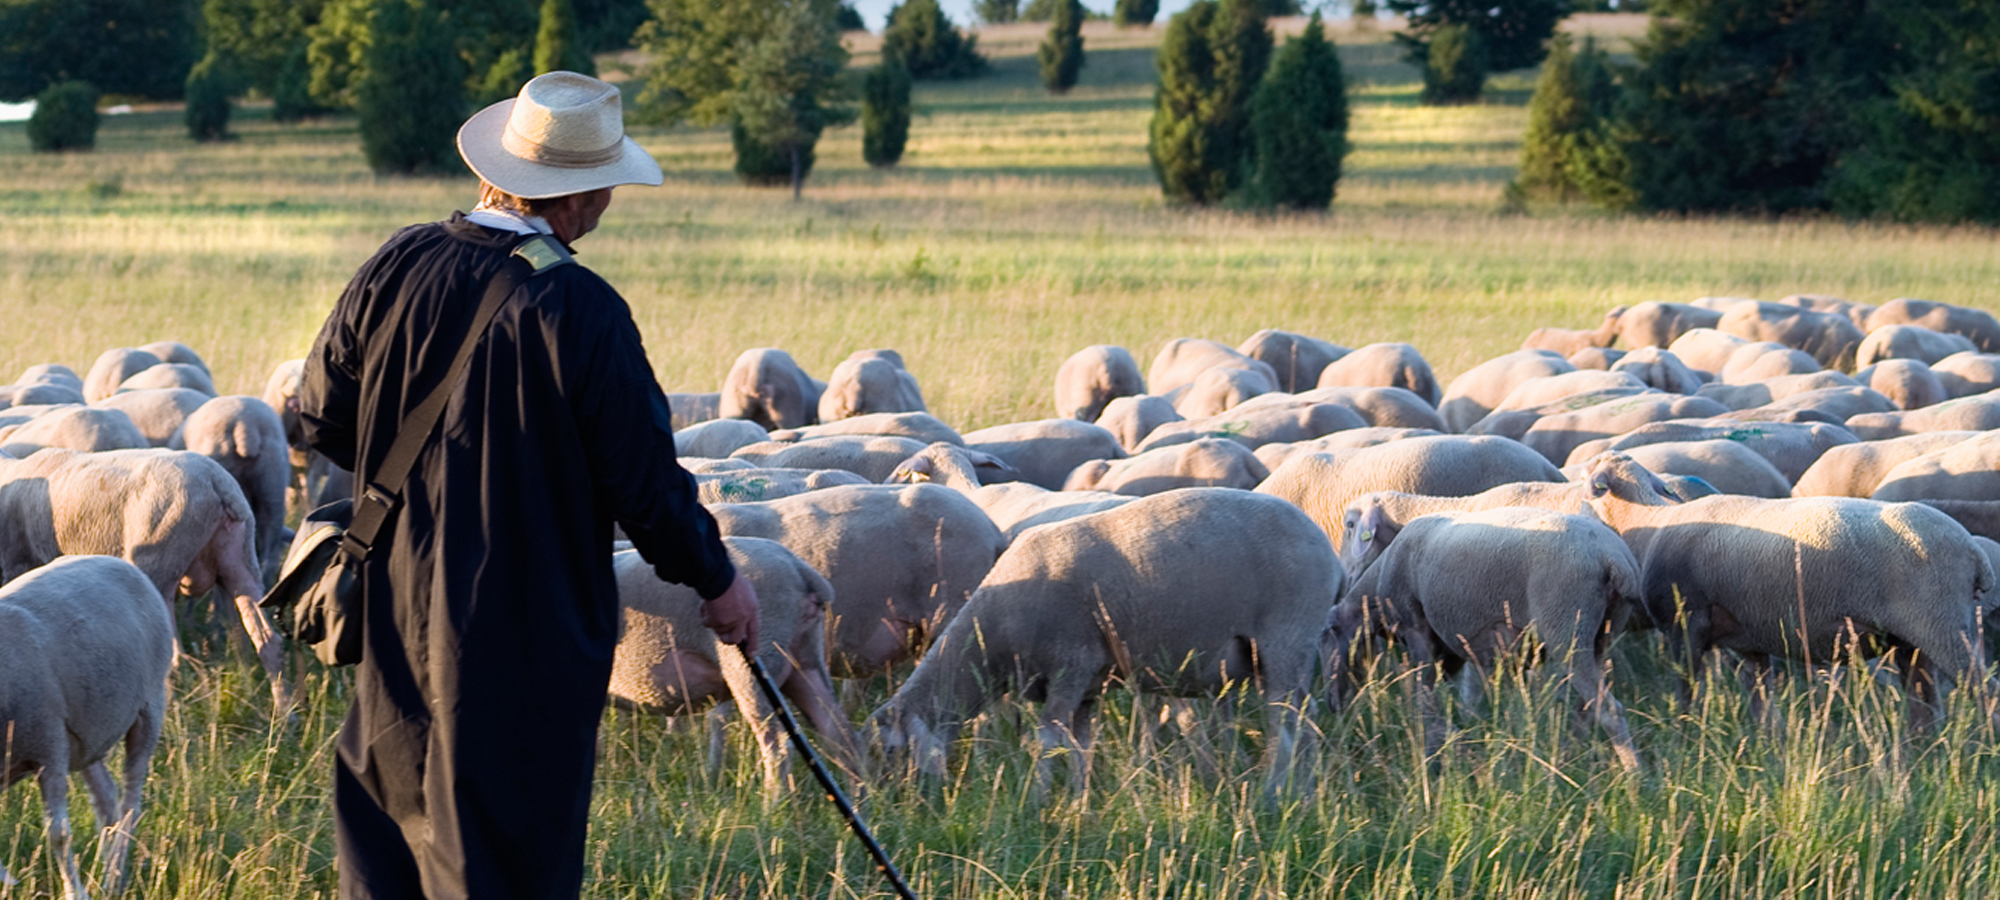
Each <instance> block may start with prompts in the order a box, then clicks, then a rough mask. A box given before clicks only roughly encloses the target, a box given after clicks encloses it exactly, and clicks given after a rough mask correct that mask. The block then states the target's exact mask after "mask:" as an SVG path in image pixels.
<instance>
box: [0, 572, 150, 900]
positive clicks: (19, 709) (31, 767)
mask: <svg viewBox="0 0 2000 900" xmlns="http://www.w3.org/2000/svg"><path fill="white" fill-rule="evenodd" d="M0 646H4V647H6V648H7V652H6V654H5V655H4V656H0V731H4V732H5V734H6V742H5V758H6V766H5V767H4V769H0V788H4V787H6V786H8V785H11V784H12V783H13V782H15V781H17V780H19V779H22V778H25V777H27V776H29V775H34V776H36V780H37V781H39V782H40V784H41V789H42V812H43V816H44V819H45V821H46V822H47V825H48V836H49V851H50V855H51V856H53V857H54V858H55V861H56V866H57V868H59V869H61V871H62V877H63V896H64V897H65V898H66V900H85V898H86V896H87V892H86V891H85V890H84V882H83V876H82V875H81V874H80V873H79V872H78V871H77V865H76V856H75V854H74V853H72V852H71V850H70V823H69V775H70V773H71V772H83V773H84V776H85V777H84V782H85V784H86V785H88V786H89V789H90V793H91V795H92V799H93V800H94V801H95V807H96V813H97V819H98V825H99V827H101V828H103V829H106V831H107V834H106V837H105V839H104V844H103V846H102V848H101V849H100V851H99V856H100V857H101V858H102V859H103V860H104V883H103V888H104V892H105V893H106V894H111V895H116V894H118V893H119V892H121V891H123V890H124V886H125V859H126V856H127V855H128V853H129V851H130V849H131V844H132V836H133V833H134V832H135V831H137V829H138V825H139V813H140V807H141V805H142V804H141V800H140V793H141V789H142V788H143V787H144V786H145V783H146V769H147V766H148V765H149V764H150V763H151V762H152V758H153V750H154V748H155V747H156V746H157V745H158V744H159V740H160V724H161V722H162V721H163V716H164V715H165V713H166V704H167V694H166V682H167V673H168V672H169V671H170V670H171V669H172V667H173V660H174V628H173V623H172V621H170V620H169V619H168V616H167V606H166V603H165V602H164V601H162V600H161V599H160V593H159V591H157V590H154V589H153V586H152V584H151V583H149V582H148V581H147V579H146V576H145V575H144V574H143V573H141V572H140V571H139V570H138V569H136V568H134V567H133V566H132V564H131V563H128V562H126V561H124V560H122V559H116V558H113V557H108V556H72V557H66V558H63V559H59V560H56V561H54V562H51V563H49V564H48V565H46V566H43V567H41V568H38V569H35V570H34V571H31V572H28V573H26V574H23V575H21V576H20V577H19V578H16V579H14V580H13V581H11V582H9V583H8V584H7V586H6V587H4V588H0ZM120 743H122V744H123V745H124V749H125V760H124V773H123V774H124V778H123V779H122V787H123V791H122V794H121V792H120V791H119V789H118V788H119V785H117V784H114V782H113V781H112V778H111V773H110V772H109V771H108V770H107V769H106V767H105V765H104V758H105V756H106V754H108V753H110V751H111V748H112V746H113V745H115V744H120ZM6 874H7V871H6V869H5V868H4V867H0V883H8V884H11V883H12V882H11V881H9V880H8V879H7V877H6Z"/></svg>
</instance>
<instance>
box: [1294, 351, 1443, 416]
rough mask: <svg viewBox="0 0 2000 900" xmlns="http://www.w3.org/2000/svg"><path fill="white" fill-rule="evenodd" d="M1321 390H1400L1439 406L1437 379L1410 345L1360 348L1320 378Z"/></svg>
mask: <svg viewBox="0 0 2000 900" xmlns="http://www.w3.org/2000/svg"><path fill="white" fill-rule="evenodd" d="M1317 386H1318V387H1323V388H1330V387H1398V388H1402V389H1404V390H1407V391H1409V392H1410V393H1412V394H1415V395H1417V396H1418V397H1421V398H1423V401H1424V402H1425V403H1428V404H1430V405H1431V406H1432V407H1433V408H1435V407H1436V406H1437V405H1438V401H1439V394H1438V383H1437V376H1436V375H1434V374H1432V373H1431V364H1430V363H1429V362H1426V361H1425V360H1424V355H1423V354H1421V353H1418V352H1417V348H1415V347H1412V346H1410V345H1409V344H1400V343H1377V344H1368V345H1366V346H1362V347H1356V348H1354V349H1353V350H1352V351H1350V352H1348V354H1347V355H1345V356H1342V357H1341V358H1339V359H1337V360H1334V361H1333V362H1332V363H1331V364H1329V365H1328V366H1327V367H1326V369H1325V370H1323V371H1321V372H1320V374H1319V384H1318V385H1317Z"/></svg>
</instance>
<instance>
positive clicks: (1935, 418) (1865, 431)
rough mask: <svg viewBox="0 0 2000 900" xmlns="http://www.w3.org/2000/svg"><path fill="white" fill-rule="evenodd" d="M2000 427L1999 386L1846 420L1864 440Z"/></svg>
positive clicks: (1849, 426) (1849, 428) (1985, 429)
mask: <svg viewBox="0 0 2000 900" xmlns="http://www.w3.org/2000/svg"><path fill="white" fill-rule="evenodd" d="M1995 428H2000V389H1996V390H1993V391H1988V392H1987V393H1984V394H1973V395H1972V396H1970V397H1954V398H1952V399H1950V400H1946V401H1944V402H1943V403H1934V404H1931V405H1930V406H1926V407H1923V408H1922V409H1910V410H1903V411H1900V412H1882V413H1863V414H1861V415H1858V416H1854V417H1852V418H1849V419H1848V420H1847V429H1848V430H1849V431H1852V432H1854V433H1855V434H1856V435H1857V436H1859V437H1860V438H1862V439H1863V440H1870V441H1875V440H1881V439H1882V438H1892V437H1902V436H1904V435H1909V434H1920V433H1922V432H1926V431H1992V430H1993V429H1995Z"/></svg>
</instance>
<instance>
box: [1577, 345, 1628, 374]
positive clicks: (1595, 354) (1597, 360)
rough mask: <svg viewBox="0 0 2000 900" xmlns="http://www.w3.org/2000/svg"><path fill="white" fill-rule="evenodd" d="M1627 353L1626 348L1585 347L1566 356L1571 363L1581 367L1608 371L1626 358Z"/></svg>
mask: <svg viewBox="0 0 2000 900" xmlns="http://www.w3.org/2000/svg"><path fill="white" fill-rule="evenodd" d="M1626 355H1627V352H1626V351H1624V350H1613V349H1611V348H1609V347H1585V348H1583V349H1582V350H1578V351H1576V352H1575V353H1572V354H1570V355H1569V356H1568V357H1566V358H1567V359H1568V360H1569V364H1570V365H1572V366H1575V367H1577V368H1579V369H1597V370H1599V371H1608V370H1610V368H1611V367H1612V366H1614V365H1616V364H1617V363H1618V361H1619V360H1621V359H1624V358H1625V357H1626Z"/></svg>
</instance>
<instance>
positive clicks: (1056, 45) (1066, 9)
mask: <svg viewBox="0 0 2000 900" xmlns="http://www.w3.org/2000/svg"><path fill="white" fill-rule="evenodd" d="M1035 59H1036V60H1037V61H1038V62H1040V63H1041V66H1042V85H1043V86H1044V87H1047V88H1048V89H1049V92H1050V93H1054V94H1066V93H1068V92H1069V89H1070V88H1073V87H1075V86H1076V78H1077V75H1078V73H1080V72H1082V71H1083V4H1082V3H1081V2H1080V0H1058V2H1057V3H1056V17H1055V18H1054V19H1051V20H1050V21H1049V34H1048V36H1047V37H1044V38H1042V45H1041V46H1040V47H1038V48H1036V50H1035Z"/></svg>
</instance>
